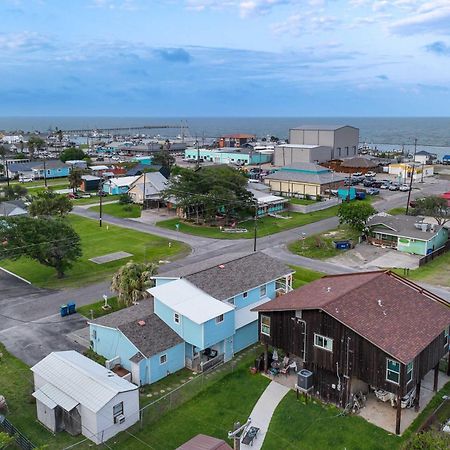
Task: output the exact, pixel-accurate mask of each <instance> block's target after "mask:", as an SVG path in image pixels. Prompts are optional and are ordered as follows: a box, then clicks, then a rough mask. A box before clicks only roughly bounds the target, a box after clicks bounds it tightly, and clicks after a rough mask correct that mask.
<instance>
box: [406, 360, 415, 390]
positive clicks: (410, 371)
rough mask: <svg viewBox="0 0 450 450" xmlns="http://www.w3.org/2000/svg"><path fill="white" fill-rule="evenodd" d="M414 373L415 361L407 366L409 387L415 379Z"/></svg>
mask: <svg viewBox="0 0 450 450" xmlns="http://www.w3.org/2000/svg"><path fill="white" fill-rule="evenodd" d="M413 373H414V361H411V362H410V363H408V364H407V365H406V384H407V385H408V384H409V383H410V382H411V381H412V379H413Z"/></svg>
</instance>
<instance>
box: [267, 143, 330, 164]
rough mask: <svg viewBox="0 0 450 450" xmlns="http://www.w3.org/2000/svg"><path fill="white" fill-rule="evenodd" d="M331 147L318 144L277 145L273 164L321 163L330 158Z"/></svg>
mask: <svg viewBox="0 0 450 450" xmlns="http://www.w3.org/2000/svg"><path fill="white" fill-rule="evenodd" d="M331 155H332V149H331V147H325V146H320V147H317V148H313V149H311V148H302V147H301V146H299V147H297V148H292V147H286V146H283V145H279V146H277V147H275V151H274V165H275V166H280V167H282V166H289V165H291V164H294V163H299V162H310V163H314V162H317V163H322V162H326V161H329V160H330V159H331Z"/></svg>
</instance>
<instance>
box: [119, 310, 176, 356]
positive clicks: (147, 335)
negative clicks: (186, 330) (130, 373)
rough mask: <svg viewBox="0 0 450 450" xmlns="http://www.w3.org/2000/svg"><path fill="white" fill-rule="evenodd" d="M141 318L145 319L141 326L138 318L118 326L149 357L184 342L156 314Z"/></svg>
mask: <svg viewBox="0 0 450 450" xmlns="http://www.w3.org/2000/svg"><path fill="white" fill-rule="evenodd" d="M140 320H143V321H144V322H145V325H143V326H141V325H139V324H138V321H137V320H133V321H131V322H128V323H126V324H124V325H120V326H119V327H118V328H119V330H120V331H121V332H122V333H123V334H124V335H125V336H126V337H127V338H128V339H129V340H130V341H131V342H132V343H133V344H134V345H135V346H136V348H138V349H139V351H140V352H141V353H142V354H143V355H144V356H146V357H147V358H150V357H151V356H153V355H156V354H158V353H160V352H163V351H165V350H168V349H169V348H172V347H174V346H175V345H177V344H181V343H182V342H184V341H183V339H182V338H181V337H180V336H179V335H178V334H177V333H175V331H173V330H172V328H170V327H169V326H168V325H166V324H165V323H164V322H163V321H162V320H161V319H160V318H159V317H158V316H157V315H156V314H150V315H147V316H145V317H142V318H141V319H140ZM135 356H136V355H134V356H133V358H135ZM135 359H136V358H135Z"/></svg>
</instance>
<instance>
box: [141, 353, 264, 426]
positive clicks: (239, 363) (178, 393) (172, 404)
mask: <svg viewBox="0 0 450 450" xmlns="http://www.w3.org/2000/svg"><path fill="white" fill-rule="evenodd" d="M260 353H261V347H260V346H259V345H256V346H254V347H251V348H249V349H247V350H245V351H243V352H241V353H239V356H238V357H237V358H234V359H232V360H231V361H228V362H226V363H222V364H219V365H216V366H214V367H213V368H211V369H209V370H207V371H205V372H202V373H201V374H198V375H196V376H195V377H194V378H192V379H191V380H189V381H187V382H186V383H184V384H182V385H181V386H179V387H177V388H175V389H173V390H172V391H170V392H169V393H168V394H166V395H164V396H163V397H160V398H159V399H157V400H155V401H153V402H152V403H149V404H148V405H146V406H144V407H143V408H141V417H140V426H141V427H143V426H144V425H145V426H148V425H150V424H152V423H153V422H156V421H157V420H158V419H160V418H161V417H162V416H163V415H164V414H166V413H167V412H169V411H171V410H173V409H175V408H178V407H179V406H181V405H183V404H184V403H186V402H187V401H189V400H191V399H192V398H194V397H195V396H196V395H198V394H200V393H201V392H202V391H204V390H205V389H206V388H208V387H209V386H212V385H213V384H214V383H217V382H218V381H220V380H221V379H223V378H224V377H225V376H227V375H229V374H231V373H233V372H235V371H236V370H237V369H238V368H241V367H243V362H247V361H248V362H250V361H252V364H254V359H256V357H257V356H258V355H259V354H260ZM253 357H254V358H253ZM243 360H244V361H243Z"/></svg>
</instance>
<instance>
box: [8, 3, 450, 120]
mask: <svg viewBox="0 0 450 450" xmlns="http://www.w3.org/2000/svg"><path fill="white" fill-rule="evenodd" d="M0 17H1V22H0V115H1V116H31V115H47V116H55V115H65V116H96V115H103V116H146V117H150V116H154V117H158V116H159V117H167V116H176V117H192V116H200V117H206V116H218V117H220V116H265V117H272V116H296V117H298V116H333V117H334V116H450V0H430V1H427V0H425V1H420V0H0Z"/></svg>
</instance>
